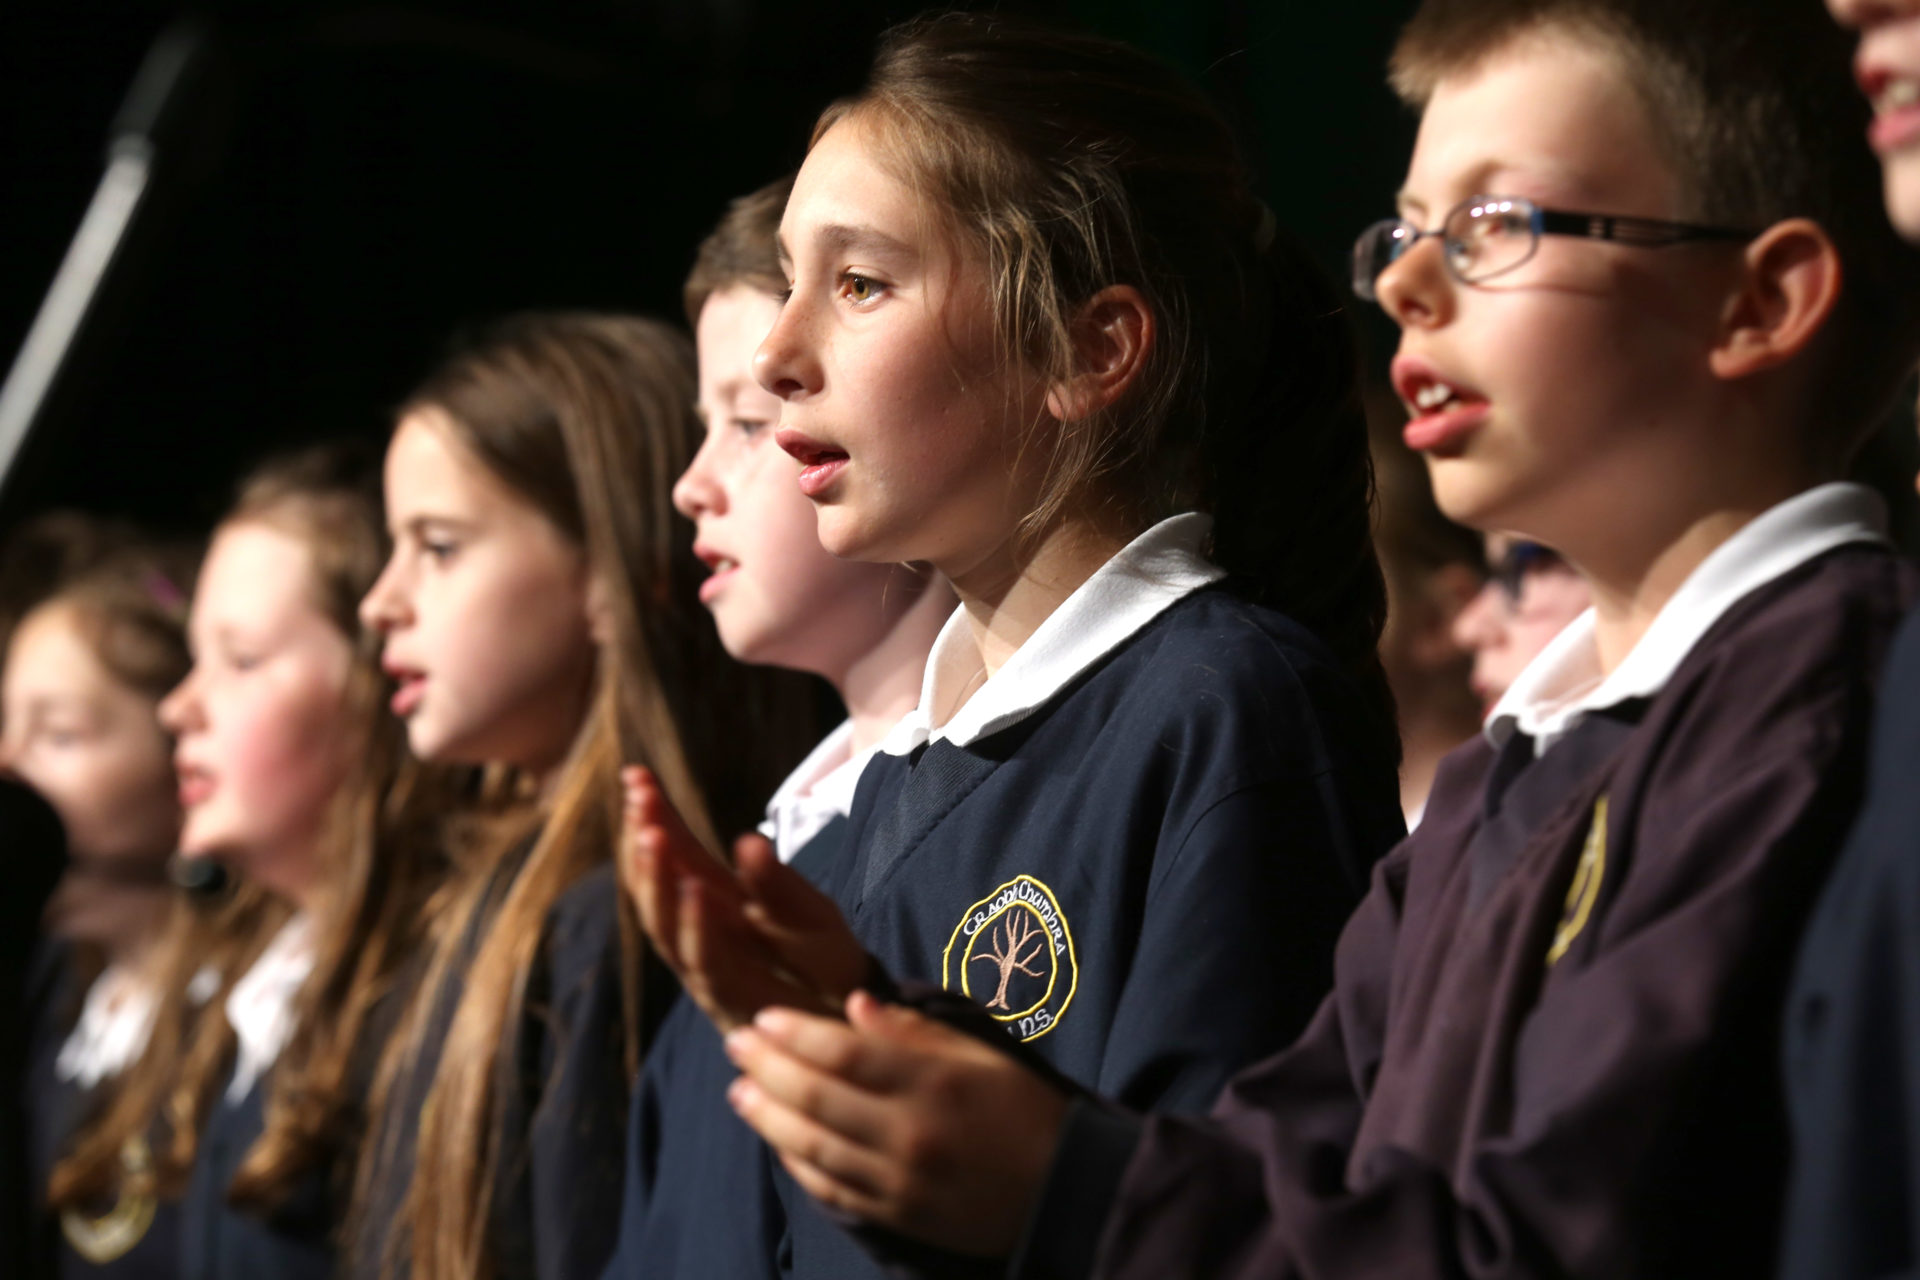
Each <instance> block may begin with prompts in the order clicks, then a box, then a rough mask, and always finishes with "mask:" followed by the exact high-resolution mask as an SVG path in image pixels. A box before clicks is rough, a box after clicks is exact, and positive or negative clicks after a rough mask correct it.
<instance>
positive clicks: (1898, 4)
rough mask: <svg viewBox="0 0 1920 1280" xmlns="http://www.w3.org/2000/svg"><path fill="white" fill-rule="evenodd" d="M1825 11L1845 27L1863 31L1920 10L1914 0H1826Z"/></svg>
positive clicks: (1919, 5) (1919, 4)
mask: <svg viewBox="0 0 1920 1280" xmlns="http://www.w3.org/2000/svg"><path fill="white" fill-rule="evenodd" d="M1827 11H1828V12H1829V13H1831V14H1833V16H1834V17H1835V18H1837V19H1839V21H1840V25H1842V26H1845V27H1857V28H1859V29H1860V30H1862V31H1864V30H1866V29H1867V28H1869V27H1876V26H1879V25H1880V24H1881V23H1883V22H1889V21H1891V20H1893V19H1894V18H1898V17H1902V16H1905V15H1911V14H1914V13H1916V12H1920V3H1917V2H1916V0H1827Z"/></svg>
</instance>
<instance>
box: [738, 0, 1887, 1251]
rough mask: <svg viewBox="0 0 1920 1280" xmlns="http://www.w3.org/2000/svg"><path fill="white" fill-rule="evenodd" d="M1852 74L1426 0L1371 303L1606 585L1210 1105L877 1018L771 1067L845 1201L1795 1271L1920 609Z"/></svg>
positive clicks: (1586, 0)
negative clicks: (1881, 457)
mask: <svg viewBox="0 0 1920 1280" xmlns="http://www.w3.org/2000/svg"><path fill="white" fill-rule="evenodd" d="M1845 64H1846V49H1845V42H1844V40H1843V39H1841V38H1840V37H1839V35H1838V33H1837V32H1836V31H1835V30H1834V29H1833V28H1832V27H1831V26H1830V24H1828V23H1826V22H1825V21H1824V18H1823V15H1821V14H1820V12H1819V10H1818V7H1817V6H1813V5H1810V4H1807V3H1805V0H1427V3H1425V4H1424V5H1423V6H1422V7H1421V9H1420V11H1419V12H1418V14H1417V15H1416V16H1415V18H1414V19H1413V21H1412V22H1411V23H1410V24H1409V26H1408V28H1407V29H1406V31H1405V32H1404V34H1403V36H1402V38H1401V41H1400V44H1399V47H1398V49H1397V51H1396V54H1395V58H1394V82H1395V85H1396V87H1397V88H1398V89H1399V90H1400V91H1401V93H1402V94H1403V95H1404V96H1405V97H1406V98H1407V100H1408V101H1409V102H1410V103H1412V104H1414V105H1415V106H1417V107H1418V108H1420V110H1421V111H1422V120H1421V127H1420V132H1419V137H1418V141H1417V142H1416V145H1415V149H1414V154H1413V157H1412V160H1411V163H1410V165H1409V169H1408V174H1407V179H1406V183H1405V185H1404V187H1403V189H1402V191H1401V193H1400V197H1399V202H1398V203H1399V214H1400V216H1399V217H1398V218H1395V219H1392V220H1389V221H1388V222H1386V223H1383V224H1381V225H1380V226H1377V227H1375V228H1372V229H1370V230H1369V231H1368V232H1367V233H1366V234H1365V235H1363V236H1362V237H1361V239H1360V242H1359V244H1358V245H1357V246H1356V252H1355V265H1356V277H1357V278H1356V280H1355V284H1356V287H1357V288H1358V290H1359V291H1360V292H1361V293H1362V294H1363V295H1364V296H1369V297H1375V298H1377V299H1378V301H1379V302H1380V304H1381V305H1382V306H1383V307H1384V308H1385V309H1386V310H1387V311H1388V312H1389V314H1390V315H1391V316H1392V317H1393V318H1394V320H1395V321H1396V322H1397V323H1398V324H1399V325H1400V327H1401V331H1402V341H1401V346H1400V352H1399V355H1398V356H1397V358H1396V359H1395V361H1394V364H1393V379H1394V384H1395V387H1396V390H1397V391H1398V392H1399V394H1400V395H1401V397H1402V398H1403V399H1404V400H1405V401H1407V402H1408V404H1409V406H1410V408H1411V410H1412V411H1413V413H1414V417H1413V419H1412V420H1411V421H1410V422H1409V423H1408V425H1407V427H1406V431H1405V436H1406V440H1407V442H1408V443H1409V444H1410V445H1412V446H1413V447H1415V448H1417V449H1419V450H1421V451H1422V452H1424V453H1425V454H1426V455H1427V458H1428V462H1429V466H1430V468H1431V472H1432V476H1433V481H1434V488H1435V494H1436V497H1437V498H1438V500H1439V503H1440V505H1441V507H1442V509H1443V510H1444V511H1445V512H1446V513H1447V514H1448V515H1449V516H1451V517H1453V518H1454V519H1456V520H1460V521H1462V522H1464V523H1467V524H1471V525H1475V526H1478V527H1481V528H1483V529H1506V530H1511V531H1514V532H1515V533H1517V534H1520V535H1522V536H1524V537H1527V538H1529V539H1533V540H1536V541H1538V542H1540V543H1543V544H1546V545H1549V546H1552V547H1555V548H1557V549H1558V550H1559V551H1560V552H1562V553H1563V554H1564V555H1565V556H1566V557H1567V559H1568V560H1569V561H1570V562H1571V563H1573V564H1575V565H1578V566H1579V568H1580V569H1581V571H1582V572H1583V573H1584V574H1585V576H1586V577H1587V579H1588V581H1589V582H1590V584H1591V587H1592V591H1593V598H1594V609H1593V611H1592V612H1591V613H1590V614H1587V615H1584V616H1583V618H1582V619H1580V620H1579V621H1577V622H1576V623H1574V624H1573V625H1571V626H1569V627H1568V628H1567V629H1566V630H1565V631H1564V632H1563V633H1562V634H1561V635H1560V636H1559V637H1558V638H1556V640H1555V641H1554V642H1553V643H1552V644H1551V645H1549V646H1548V648H1547V649H1546V650H1545V651H1544V652H1543V653H1542V654H1541V656H1540V658H1539V659H1538V660H1537V661H1536V662H1534V663H1533V664H1532V665H1531V666H1530V667H1529V668H1528V669H1527V670H1526V671H1525V672H1524V673H1523V674H1522V676H1521V677H1520V678H1519V679H1518V680H1516V681H1515V683H1514V685H1513V686H1512V687H1511V688H1510V689H1509V690H1508V691H1507V693H1506V695H1505V696H1504V697H1503V698H1502V700H1501V702H1500V703H1499V705H1498V706H1497V707H1496V708H1495V711H1494V714H1493V715H1492V717H1491V719H1490V721H1489V724H1488V726H1487V728H1486V731H1485V733H1484V735H1483V736H1482V737H1481V739H1479V740H1477V741H1475V742H1473V743H1471V744H1469V745H1468V746H1467V747H1464V748H1462V749H1461V750H1460V751H1459V752H1457V753H1455V754H1454V755H1453V756H1452V757H1450V758H1449V759H1448V761H1447V762H1446V763H1445V764H1444V765H1443V766H1442V768H1441V770H1440V773H1439V776H1438V778H1437V780H1436V783H1435V788H1434V792H1433V796H1432V798H1431V800H1430V802H1429V806H1428V809H1427V814H1426V819H1425V821H1424V822H1423V823H1422V825H1421V827H1420V829H1419V830H1418V831H1417V832H1416V833H1415V834H1414V835H1413V836H1412V837H1410V838H1409V839H1408V840H1407V842H1406V843H1405V844H1403V845H1402V846H1401V847H1400V848H1399V849H1398V850H1397V851H1396V852H1395V853H1393V854H1391V855H1389V857H1388V858H1387V859H1386V860H1385V861H1384V862H1383V863H1382V864H1381V867H1380V869H1379V870H1378V871H1377V873H1376V876H1375V880H1374V886H1373V891H1372V892H1371V894H1370V895H1369V896H1368V898H1367V899H1366V901H1365V902H1364V903H1363V904H1362V906H1361V907H1360V909H1359V910H1358V912H1356V914H1355V915H1354V917H1353V919H1352V920H1351V921H1350V922H1349V923H1348V926H1347V928H1346V930H1345V933H1344V934H1343V936H1342V939H1341V943H1340V947H1339V950H1338V953H1337V957H1336V970H1335V986H1334V991H1333V993H1332V994H1331V996H1330V997H1329V998H1328V1000H1327V1001H1326V1003H1325V1004H1324V1005H1323V1006H1322V1007H1321V1010H1320V1012H1319V1014H1318V1015H1317V1017H1316V1018H1315V1020H1314V1022H1313V1024H1312V1025H1311V1026H1310V1027H1309V1029H1308V1030H1307V1032H1306V1033H1305V1035H1304V1036H1303V1037H1302V1038H1301V1040H1300V1041H1299V1042H1298V1043H1297V1044H1296V1045H1295V1046H1294V1047H1293V1048H1291V1049H1290V1050H1288V1051H1287V1052H1285V1053H1283V1054H1281V1055H1280V1056H1278V1057H1276V1058H1274V1059H1272V1060H1270V1061H1268V1062H1266V1063H1264V1064H1262V1065H1260V1066H1258V1067H1255V1068H1254V1069H1252V1070H1251V1071H1249V1072H1247V1073H1246V1074H1244V1075H1243V1076H1242V1077H1241V1078H1240V1079H1239V1080H1237V1081H1236V1082H1235V1083H1234V1085H1233V1086H1231V1087H1230V1088H1229V1090H1228V1091H1227V1093H1226V1094H1225V1096H1224V1097H1223V1098H1222V1099H1221V1101H1220V1103H1219V1104H1218V1106H1217V1108H1216V1111H1215V1113H1214V1115H1213V1116H1212V1117H1211V1118H1209V1119H1194V1118H1178V1117H1170V1116H1152V1117H1146V1116H1140V1115H1135V1114H1131V1113H1128V1112H1125V1111H1123V1110H1120V1109H1118V1108H1115V1107H1112V1106H1110V1105H1108V1104H1106V1103H1103V1102H1101V1101H1099V1100H1097V1099H1094V1098H1090V1097H1086V1096H1084V1095H1075V1094H1074V1093H1073V1092H1072V1091H1071V1090H1070V1089H1069V1088H1067V1087H1066V1086H1063V1085H1061V1084H1060V1083H1059V1082H1058V1081H1055V1080H1049V1079H1046V1078H1043V1076H1042V1075H1041V1074H1039V1073H1038V1072H1037V1071H1035V1070H1030V1069H1027V1068H1025V1067H1023V1066H1021V1065H1018V1064H1017V1063H1015V1062H1014V1060H1013V1059H1012V1058H1011V1057H1010V1056H1009V1052H1008V1051H1006V1050H1005V1047H1004V1046H994V1045H993V1044H992V1043H991V1042H990V1041H989V1040H987V1039H985V1038H980V1039H970V1038H968V1037H967V1036H966V1035H964V1034H963V1033H962V1032H960V1031H958V1030H955V1029H953V1027H952V1026H950V1025H942V1022H941V1021H936V1020H933V1019H929V1018H927V1017H924V1016H921V1015H918V1014H915V1013H912V1012H909V1011H907V1010H903V1009H899V1008H894V1007H883V1006H880V1005H878V1004H876V1003H875V1002H873V1001H870V1000H867V999H866V998H865V997H862V996H856V997H855V998H854V999H853V1000H852V1001H851V1002H850V1004H849V1009H848V1014H849V1021H848V1023H847V1024H839V1023H835V1022H832V1021H828V1020H824V1019H817V1018H810V1017H805V1016H802V1015H798V1014H794V1013H792V1012H790V1011H776V1012H774V1013H773V1014H771V1015H767V1016H763V1017H762V1019H761V1020H760V1022H759V1023H758V1024H757V1025H756V1026H755V1028H753V1029H752V1030H750V1031H745V1032H738V1033H736V1034H735V1039H734V1041H733V1042H731V1044H730V1047H731V1048H732V1050H733V1052H734V1056H735V1060H736V1062H738V1063H739V1064H740V1065H741V1066H742V1068H743V1070H744V1071H745V1072H746V1073H747V1074H748V1075H749V1076H751V1077H752V1078H753V1080H754V1083H755V1084H756V1086H757V1091H756V1092H757V1095H758V1098H759V1101H757V1102H756V1104H755V1108H754V1111H753V1113H752V1115H750V1117H749V1118H750V1119H751V1120H752V1121H753V1122H754V1123H755V1125H756V1127H759V1128H760V1130H761V1132H762V1133H763V1134H764V1135H766V1136H767V1137H768V1139H769V1141H772V1142H774V1144H775V1145H776V1146H777V1147H779V1148H781V1154H782V1157H783V1159H784V1160H785V1161H786V1162H787V1164H788V1167H789V1168H790V1169H793V1170H795V1172H796V1175H797V1176H799V1177H800V1178H801V1180H802V1181H803V1183H805V1184H806V1185H807V1186H809V1187H810V1188H811V1189H814V1190H815V1192H816V1194H818V1195H820V1196H821V1198H822V1199H823V1200H825V1201H826V1202H827V1203H828V1204H829V1205H830V1206H831V1207H833V1208H836V1209H838V1210H839V1211H841V1212H843V1213H848V1214H851V1215H855V1216H858V1217H859V1218H861V1219H863V1220H865V1221H866V1222H868V1223H871V1224H874V1225H876V1226H879V1227H884V1228H888V1229H890V1230H891V1231H893V1232H898V1233H901V1234H903V1235H907V1236H911V1237H914V1238H916V1239H917V1240H918V1241H919V1242H922V1243H925V1244H932V1245H935V1246H937V1247H940V1248H943V1249H946V1250H951V1251H953V1253H954V1254H955V1255H961V1254H966V1255H975V1256H978V1255H983V1254H984V1255H991V1256H992V1257H994V1258H995V1259H997V1260H999V1261H997V1262H996V1263H995V1264H994V1265H996V1266H999V1265H1002V1264H1007V1265H1008V1268H1009V1269H1008V1274H1011V1275H1014V1276H1020V1277H1039V1276H1048V1277H1061V1276H1071V1277H1079V1276H1100V1277H1137V1278H1139V1280H1148V1278H1150V1277H1151V1278H1154V1280H1159V1278H1161V1277H1168V1276H1208V1277H1255V1276H1258V1277H1288V1276H1315V1277H1334V1278H1338V1277H1359V1276H1368V1277H1371V1276H1394V1277H1423V1276H1431V1277H1439V1276H1473V1277H1521V1276H1548V1275H1563V1274H1573V1275H1581V1276H1636V1277H1647V1276H1666V1275H1672V1276H1688V1277H1692V1276H1704V1275H1728V1276H1753V1275H1762V1274H1766V1273H1767V1272H1769V1271H1770V1270H1771V1269H1772V1266H1773V1255H1774V1249H1775V1232H1776V1226H1777V1222H1778V1210H1779V1206H1780V1201H1781V1189H1782V1182H1783V1177H1784V1167H1785V1133H1784V1127H1785V1126H1784V1120H1783V1116H1782V1106H1781V1102H1780V1097H1779V1092H1780V1091H1779V1080H1778V1070H1777V1065H1776V1064H1777V1048H1776V1046H1777V1044H1778V1016H1779V1009H1780V1004H1781V998H1782V993H1783V987H1784V983H1785V978H1786V972H1787V968H1788V965H1789V962H1790V958H1791V955H1792V951H1793V946H1794V943H1795V940H1796V938H1797V936H1798V934H1799V932H1800V929H1801V927H1802V925H1803V923H1804V918H1805V915H1806V912H1807V909H1808V907H1809V905H1810V903H1811V901H1812V899H1813V897H1814V895H1815V892H1816V890H1817V889H1818V886H1819V884H1820V882H1821V880H1822V878H1823V877H1824V875H1825V874H1826V872H1827V869H1828V866H1829V864H1830V862H1831V860H1832V858H1833V855H1834V852H1835V850H1836V848H1837V846H1838V844H1839V841H1840V839H1841V837H1842V835H1843V833H1844V831H1845V828H1846V822H1847V819H1848V817H1849V815H1850V814H1851V813H1852V811H1853V810H1854V808H1855V807H1856V805H1857V803H1858V800H1859V792H1860V784H1861V760H1862V757H1863V755H1864V751H1865V744H1866V730H1867V718H1868V709H1869V706H1870V704H1871V699H1872V693H1873V686H1872V681H1873V676H1874V673H1875V672H1877V671H1878V670H1879V667H1880V663H1881V659H1882V656H1883V654H1884V651H1885V649H1886V647H1887V645H1888V643H1889V641H1890V639H1891V637H1892V635H1893V632H1894V630H1895V627H1896V625H1897V623H1898V621H1899V619H1900V616H1901V614H1902V613H1903V611H1904V609H1905V606H1906V605H1907V603H1908V602H1909V600H1910V599H1911V598H1912V597H1913V595H1914V579H1913V576H1912V574H1911V571H1910V570H1909V569H1908V568H1907V567H1905V566H1904V565H1903V564H1902V563H1901V562H1900V561H1899V560H1898V559H1897V558H1896V557H1895V556H1894V555H1893V554H1892V552H1891V551H1890V550H1889V549H1888V547H1887V546H1886V545H1885V543H1884V540H1883V539H1882V538H1881V536H1880V533H1879V522H1880V514H1881V513H1880V512H1879V510H1878V509H1877V506H1876V504H1875V503H1874V501H1873V500H1872V499H1871V497H1870V496H1869V495H1868V494H1867V493H1866V492H1865V491H1863V490H1860V489H1857V488H1855V487H1852V486H1848V485H1843V484H1837V483H1833V482H1832V481H1833V479H1834V478H1835V477H1837V476H1838V475H1839V474H1840V473H1841V468H1842V466H1843V464H1844V462H1845V460H1846V458H1847V456H1848V454H1849V453H1850V452H1851V450H1852V449H1853V447H1854V446H1855V444H1856V443H1857V442H1858V441H1859V439H1860V438H1861V437H1862V436H1863V435H1864V434H1865V432H1866V431H1867V429H1868V426H1869V424H1870V422H1871V421H1872V419H1873V417H1874V415H1875V413H1876V412H1877V411H1878V409H1879V408H1880V407H1881V406H1882V405H1883V404H1884V403H1885V401H1886V400H1887V399H1888V397H1890V395H1891V394H1892V393H1893V391H1894V389H1895V387H1896V385H1897V383H1898V381H1899V380H1900V378H1901V376H1902V374H1903V373H1904V371H1905V370H1906V369H1907V368H1908V367H1910V365H1911V363H1912V361H1913V359H1914V357H1915V352H1916V332H1917V331H1920V316H1917V314H1916V304H1920V275H1917V274H1916V270H1915V263H1914V260H1913V259H1912V258H1911V257H1910V256H1909V255H1907V254H1906V253H1905V252H1904V251H1903V250H1902V248H1901V247H1900V245H1899V244H1898V242H1897V241H1896V240H1895V239H1894V237H1893V236H1892V233H1891V231H1890V229H1889V228H1888V227H1887V225H1886V223H1885V219H1884V217H1883V215H1882V214H1881V212H1880V210H1879V198H1878V190H1877V180H1876V175H1875V173H1874V170H1873V167H1872V162H1871V159H1870V157H1869V156H1868V155H1867V153H1866V150H1865V147H1864V145H1863V142H1862V134H1863V132H1864V127H1865V124H1866V112H1865V108H1864V104H1862V103H1860V102H1859V101H1858V99H1857V97H1856V96H1855V95H1853V94H1851V93H1849V92H1848V90H1847V86H1846V84H1845V81H1844V75H1845V71H1844V68H1845ZM929 1004H930V1006H931V1007H934V1008H935V1009H937V1010H938V1011H939V1012H940V1013H942V1014H943V1015H944V1020H945V1021H946V1022H948V1023H953V1022H965V1020H966V1019H965V1016H964V1012H963V1011H957V1010H955V1008H954V1007H953V1003H952V1001H951V1000H940V1001H930V1002H929ZM854 1171H857V1175H856V1173H855V1172H854ZM883 1239H884V1240H885V1241H886V1242H887V1244H886V1247H891V1243H892V1241H893V1240H894V1239H896V1237H893V1236H886V1237H883ZM877 1247H879V1246H877ZM927 1257H928V1255H925V1254H922V1255H919V1260H920V1261H921V1262H922V1263H923V1264H924V1263H925V1261H926V1258H927ZM927 1269H928V1270H930V1271H932V1272H934V1273H937V1274H949V1273H952V1272H953V1270H954V1268H952V1267H938V1266H928V1268H927Z"/></svg>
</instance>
